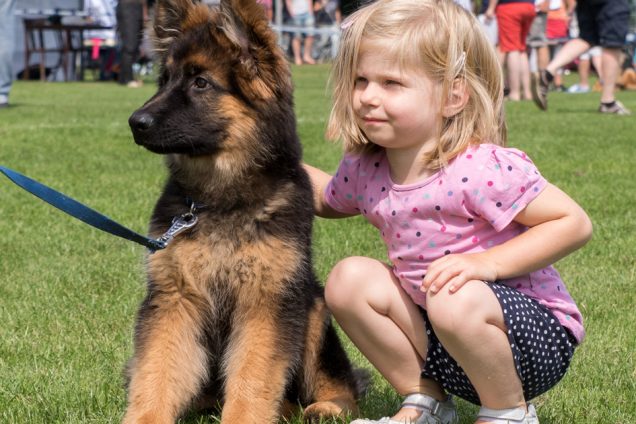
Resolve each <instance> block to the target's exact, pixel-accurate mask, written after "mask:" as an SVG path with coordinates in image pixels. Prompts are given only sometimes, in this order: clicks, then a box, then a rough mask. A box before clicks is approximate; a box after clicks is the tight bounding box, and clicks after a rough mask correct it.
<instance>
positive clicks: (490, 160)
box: [469, 148, 547, 231]
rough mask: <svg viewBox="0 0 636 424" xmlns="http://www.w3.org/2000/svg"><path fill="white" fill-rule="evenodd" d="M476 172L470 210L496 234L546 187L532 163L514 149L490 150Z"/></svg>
mask: <svg viewBox="0 0 636 424" xmlns="http://www.w3.org/2000/svg"><path fill="white" fill-rule="evenodd" d="M479 168H480V169H479V174H478V175H479V177H478V178H477V181H478V185H477V187H475V190H474V193H473V194H475V195H473V196H469V207H470V208H471V209H472V210H473V211H474V212H475V213H476V214H477V215H479V216H481V218H482V219H484V220H486V221H488V222H490V224H491V225H492V226H493V227H494V228H495V230H497V231H501V230H503V229H504V228H505V227H506V226H508V224H510V223H511V222H512V221H513V220H514V218H515V216H517V214H518V213H519V212H521V211H522V210H523V209H525V207H526V206H527V205H528V204H529V203H530V202H531V201H532V200H534V199H535V198H536V197H537V196H538V195H539V193H541V191H542V190H543V189H544V188H545V187H546V185H547V181H546V180H545V178H543V176H542V175H541V174H540V173H539V170H538V169H537V167H536V166H535V165H534V163H533V162H532V160H530V158H529V157H528V156H527V155H526V154H525V153H524V152H522V151H520V150H517V149H505V148H492V149H489V151H488V152H486V154H485V157H484V158H483V162H482V165H481V166H480V167H479Z"/></svg>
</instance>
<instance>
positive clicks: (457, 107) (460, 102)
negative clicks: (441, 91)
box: [442, 78, 469, 118]
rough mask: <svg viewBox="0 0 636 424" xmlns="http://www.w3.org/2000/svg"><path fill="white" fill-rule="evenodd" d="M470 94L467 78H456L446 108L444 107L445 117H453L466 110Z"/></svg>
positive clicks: (443, 113) (443, 114)
mask: <svg viewBox="0 0 636 424" xmlns="http://www.w3.org/2000/svg"><path fill="white" fill-rule="evenodd" d="M468 96H469V94H468V87H467V85H466V80H464V79H462V78H455V80H454V81H453V85H452V86H451V88H450V92H449V93H448V98H447V99H446V103H445V104H444V108H443V109H442V116H444V118H451V117H453V116H455V115H457V114H458V113H459V112H461V111H462V110H464V107H465V106H466V103H468Z"/></svg>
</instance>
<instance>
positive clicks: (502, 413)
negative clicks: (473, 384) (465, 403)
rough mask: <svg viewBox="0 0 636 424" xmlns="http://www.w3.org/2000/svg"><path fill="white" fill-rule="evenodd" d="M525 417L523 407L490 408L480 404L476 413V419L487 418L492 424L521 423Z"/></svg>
mask: <svg viewBox="0 0 636 424" xmlns="http://www.w3.org/2000/svg"><path fill="white" fill-rule="evenodd" d="M525 417H526V409H525V408H510V409H490V408H486V407H485V406H482V407H481V408H480V409H479V413H478V414H477V419H487V420H489V421H491V422H493V423H494V424H500V423H501V424H509V423H515V422H518V423H521V422H523V419H524V418H525ZM493 419H494V421H492V420H493Z"/></svg>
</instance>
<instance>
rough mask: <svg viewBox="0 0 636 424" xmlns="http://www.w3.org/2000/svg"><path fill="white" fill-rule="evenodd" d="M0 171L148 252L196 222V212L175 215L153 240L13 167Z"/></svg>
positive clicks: (25, 188)
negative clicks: (156, 238)
mask: <svg viewBox="0 0 636 424" xmlns="http://www.w3.org/2000/svg"><path fill="white" fill-rule="evenodd" d="M0 172H2V173H3V174H4V175H6V176H7V177H8V178H9V179H10V180H11V181H13V182H14V183H15V184H17V185H18V186H20V187H21V188H23V189H24V190H26V191H28V192H29V193H31V194H33V195H35V196H36V197H39V198H40V199H42V200H44V201H45V202H47V203H49V204H50V205H53V206H55V207H56V208H58V209H59V210H61V211H63V212H66V213H67V214H69V215H71V216H73V217H75V218H77V219H79V220H80V221H83V222H85V223H87V224H89V225H92V226H93V227H95V228H98V229H100V230H102V231H105V232H107V233H110V234H113V235H115V236H118V237H122V238H125V239H126V240H130V241H133V242H135V243H139V244H141V245H142V246H145V247H147V248H148V249H149V250H150V251H151V252H154V251H156V250H160V249H164V248H165V247H166V246H167V245H168V242H169V241H170V240H171V239H172V238H173V237H174V236H176V235H177V234H178V233H180V232H182V231H184V230H186V229H187V228H190V227H192V226H193V225H194V224H196V221H197V220H196V216H195V215H193V214H192V213H191V212H189V213H187V214H184V215H181V216H180V217H176V218H175V219H174V221H173V225H172V227H170V229H169V230H168V231H167V232H166V233H165V234H164V235H163V236H161V238H160V239H158V240H155V239H151V238H148V237H146V236H142V235H141V234H139V233H136V232H134V231H133V230H131V229H129V228H126V227H124V226H123V225H121V224H119V223H117V222H115V221H113V220H112V219H110V218H108V217H107V216H105V215H102V214H101V213H99V212H97V211H95V210H93V209H91V208H89V207H88V206H86V205H83V204H82V203H80V202H78V201H77V200H74V199H72V198H70V197H68V196H66V195H64V194H62V193H60V192H58V191H55V190H53V189H52V188H50V187H47V186H45V185H44V184H41V183H39V182H37V181H35V180H32V179H31V178H29V177H27V176H24V175H22V174H20V173H19V172H16V171H14V170H12V169H9V168H5V167H4V166H0Z"/></svg>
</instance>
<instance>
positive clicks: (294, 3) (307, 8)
mask: <svg viewBox="0 0 636 424" xmlns="http://www.w3.org/2000/svg"><path fill="white" fill-rule="evenodd" d="M285 6H286V7H287V12H288V13H289V18H290V20H291V25H293V26H295V27H300V28H310V29H311V28H313V27H314V24H315V20H314V5H313V0H285ZM303 34H304V35H305V41H304V43H303V42H302V36H303ZM313 44H314V36H313V34H312V33H309V32H307V31H302V30H298V31H296V32H295V33H294V37H293V38H292V42H291V45H292V52H293V54H294V63H295V64H296V65H302V64H303V63H307V64H309V65H314V64H315V63H316V62H315V61H314V58H313V57H312V56H311V49H312V46H313Z"/></svg>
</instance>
